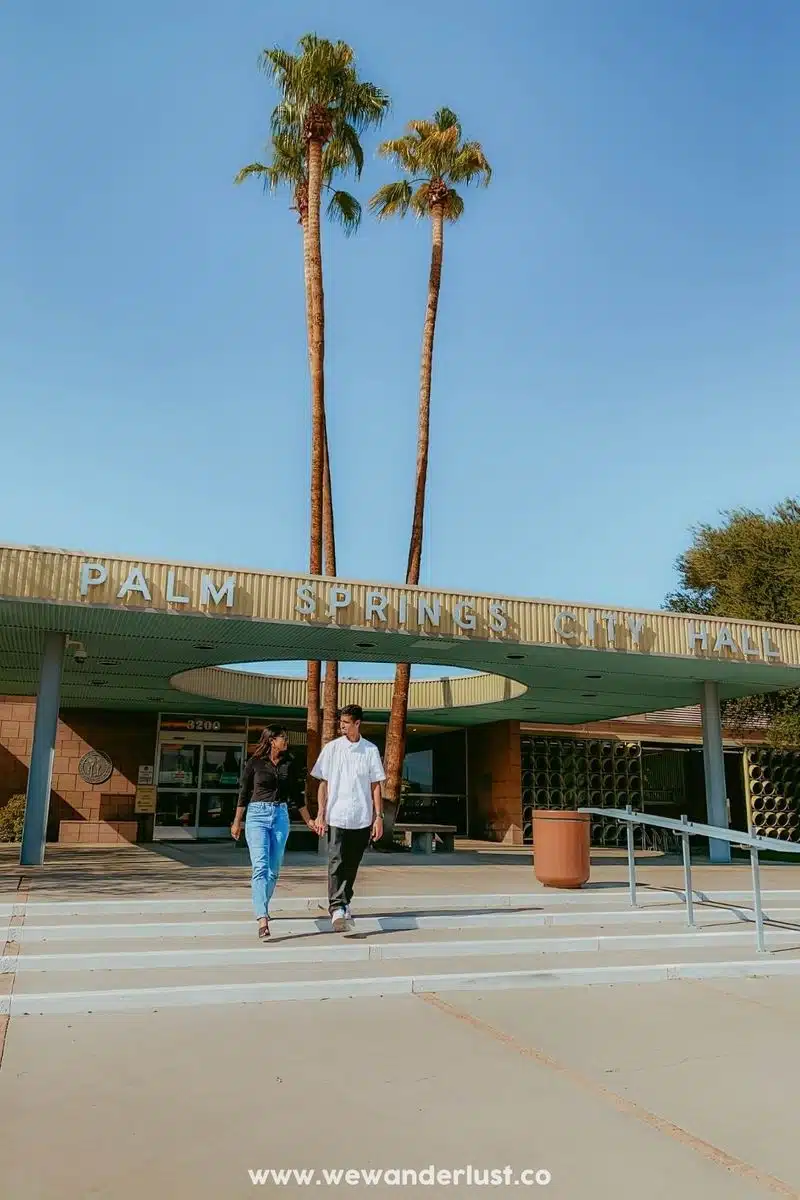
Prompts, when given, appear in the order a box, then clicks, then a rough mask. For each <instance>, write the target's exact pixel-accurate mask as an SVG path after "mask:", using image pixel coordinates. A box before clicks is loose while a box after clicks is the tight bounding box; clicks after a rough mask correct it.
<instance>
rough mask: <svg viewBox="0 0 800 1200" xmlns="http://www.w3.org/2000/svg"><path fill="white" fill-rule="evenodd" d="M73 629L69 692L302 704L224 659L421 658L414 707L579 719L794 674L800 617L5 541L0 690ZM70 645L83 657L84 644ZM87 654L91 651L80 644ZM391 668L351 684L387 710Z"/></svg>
mask: <svg viewBox="0 0 800 1200" xmlns="http://www.w3.org/2000/svg"><path fill="white" fill-rule="evenodd" d="M51 630H57V631H62V632H64V633H65V634H66V635H67V636H68V638H69V639H70V646H69V648H68V654H67V657H66V660H65V670H64V679H63V685H62V697H61V702H62V706H63V707H65V708H78V707H93V708H120V709H154V708H158V709H160V710H162V711H182V712H190V711H191V712H199V711H203V712H234V711H241V710H242V709H243V708H246V709H247V710H248V711H250V712H253V713H261V712H263V713H282V714H284V715H287V716H288V715H291V714H293V713H297V715H299V714H300V713H301V712H302V711H303V708H304V705H305V691H304V683H303V682H302V681H300V680H295V679H282V678H275V677H268V676H259V675H253V674H251V673H247V672H241V671H230V670H226V669H224V668H220V664H236V663H253V662H262V661H263V662H265V663H269V662H276V661H296V660H304V659H321V660H323V661H327V660H339V661H344V662H365V663H369V662H396V661H404V662H409V661H410V662H413V663H419V664H430V665H436V666H443V667H455V668H462V669H467V670H471V671H475V672H479V673H480V674H479V675H477V676H461V677H456V678H449V679H443V680H431V681H420V682H418V683H415V684H414V685H413V692H412V696H411V708H412V712H413V718H414V720H415V721H416V722H418V723H420V724H421V723H426V724H440V725H468V724H477V723H481V722H485V721H491V720H500V719H505V718H516V719H520V720H523V721H532V722H536V723H537V724H538V723H553V724H562V725H563V724H582V723H585V722H594V721H600V720H604V719H609V718H613V717H619V716H626V715H632V714H636V713H643V712H651V711H654V710H664V709H672V708H678V707H683V706H686V705H692V704H696V703H698V701H699V700H700V699H701V696H702V685H703V683H704V681H706V680H715V681H717V682H718V684H719V688H720V696H721V698H722V699H731V698H735V697H740V696H746V695H752V694H758V693H762V692H767V691H774V690H777V689H780V688H786V687H800V628H798V627H796V626H785V625H770V624H761V623H759V622H748V621H737V620H730V621H727V620H724V619H719V618H708V617H703V616H691V615H685V614H677V613H668V612H646V611H642V610H631V609H624V608H608V607H602V606H593V605H587V604H572V603H566V602H557V601H552V600H534V599H531V600H526V599H519V598H512V597H506V596H502V595H488V594H480V595H479V594H476V593H474V592H463V593H462V592H453V591H439V590H435V589H433V590H432V589H426V588H414V587H406V586H400V585H396V584H389V585H382V584H379V583H369V582H355V581H352V580H344V579H336V580H330V579H323V578H315V577H311V576H308V575H305V574H280V573H276V572H267V571H254V570H236V569H229V568H227V567H218V566H211V567H204V566H201V565H187V564H179V563H167V562H157V561H143V560H141V559H132V558H120V557H107V556H103V555H92V554H86V553H78V552H73V551H63V550H51V549H40V548H37V547H14V546H0V693H2V694H6V695H31V694H34V693H35V692H36V689H37V681H38V671H39V662H40V658H41V652H42V645H43V637H44V634H45V632H47V631H51ZM76 651H77V655H76ZM83 652H85V659H83ZM390 696H391V684H388V683H366V682H363V683H353V684H343V686H342V692H341V702H342V703H347V702H351V701H357V702H358V703H361V704H362V705H363V706H364V708H365V710H366V711H367V714H368V716H370V717H371V718H373V719H379V718H380V717H382V716H383V715H385V714H386V712H387V711H388V707H389V702H390Z"/></svg>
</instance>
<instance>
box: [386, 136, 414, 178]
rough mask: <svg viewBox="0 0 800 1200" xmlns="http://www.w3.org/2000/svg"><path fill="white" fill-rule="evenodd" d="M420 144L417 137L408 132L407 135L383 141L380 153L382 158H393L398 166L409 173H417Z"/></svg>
mask: <svg viewBox="0 0 800 1200" xmlns="http://www.w3.org/2000/svg"><path fill="white" fill-rule="evenodd" d="M419 146H420V143H419V142H418V141H417V140H416V138H413V137H409V136H408V135H407V134H406V136H405V137H400V138H391V139H390V140H389V141H387V142H381V144H380V146H379V147H378V154H379V155H380V157H381V158H390V159H393V160H394V161H395V162H396V163H397V165H398V167H400V168H401V169H402V170H403V171H407V172H408V174H409V175H416V174H417V173H418V171H419Z"/></svg>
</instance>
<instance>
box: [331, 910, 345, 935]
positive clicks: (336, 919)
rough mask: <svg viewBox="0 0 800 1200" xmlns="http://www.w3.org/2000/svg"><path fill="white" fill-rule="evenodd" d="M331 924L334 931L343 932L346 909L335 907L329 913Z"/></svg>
mask: <svg viewBox="0 0 800 1200" xmlns="http://www.w3.org/2000/svg"><path fill="white" fill-rule="evenodd" d="M331 924H332V925H333V932H334V933H344V932H345V931H346V930H347V911H346V910H345V909H344V908H335V909H334V910H333V912H332V913H331Z"/></svg>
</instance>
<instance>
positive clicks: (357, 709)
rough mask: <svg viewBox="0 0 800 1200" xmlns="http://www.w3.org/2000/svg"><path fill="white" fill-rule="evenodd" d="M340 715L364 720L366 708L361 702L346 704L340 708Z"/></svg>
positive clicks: (355, 719)
mask: <svg viewBox="0 0 800 1200" xmlns="http://www.w3.org/2000/svg"><path fill="white" fill-rule="evenodd" d="M339 717H340V718H341V717H352V719H353V720H354V721H363V720H364V710H363V708H362V707H361V705H360V704H346V705H345V706H344V708H342V709H340V710H339Z"/></svg>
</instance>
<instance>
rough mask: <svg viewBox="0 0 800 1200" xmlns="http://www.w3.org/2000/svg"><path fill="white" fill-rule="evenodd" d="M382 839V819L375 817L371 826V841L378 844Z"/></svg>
mask: <svg viewBox="0 0 800 1200" xmlns="http://www.w3.org/2000/svg"><path fill="white" fill-rule="evenodd" d="M382 837H383V817H376V818H375V820H374V822H373V825H372V840H373V842H379V841H380V840H381V838H382Z"/></svg>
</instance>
